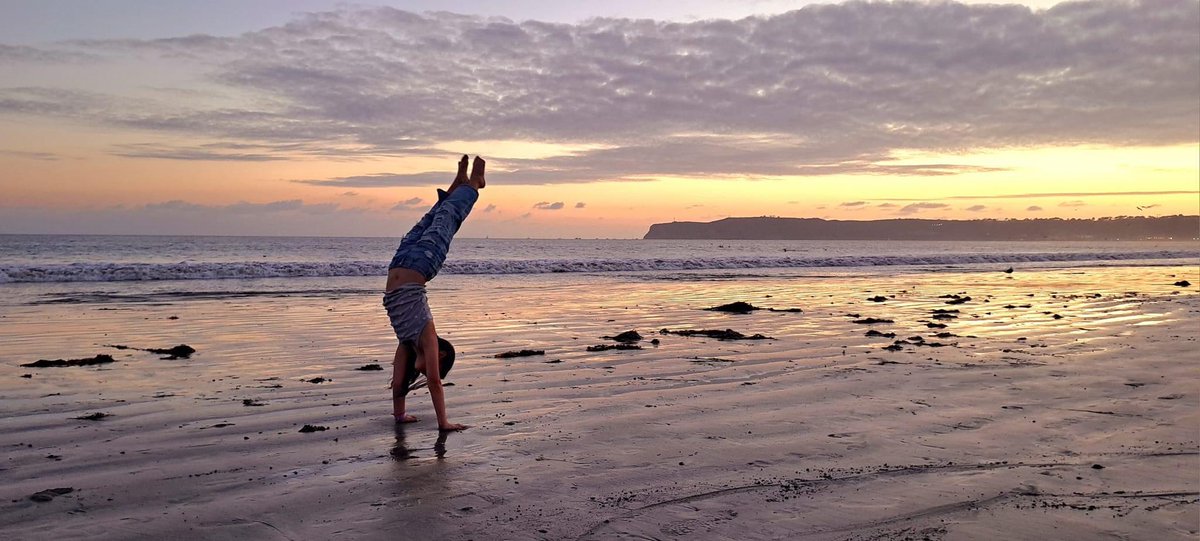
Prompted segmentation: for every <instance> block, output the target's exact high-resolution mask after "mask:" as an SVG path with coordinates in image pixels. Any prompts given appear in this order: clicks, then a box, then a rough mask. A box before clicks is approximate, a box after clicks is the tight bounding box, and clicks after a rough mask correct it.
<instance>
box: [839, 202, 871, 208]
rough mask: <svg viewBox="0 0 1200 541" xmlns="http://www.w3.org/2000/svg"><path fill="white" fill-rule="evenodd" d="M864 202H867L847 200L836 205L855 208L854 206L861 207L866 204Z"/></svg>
mask: <svg viewBox="0 0 1200 541" xmlns="http://www.w3.org/2000/svg"><path fill="white" fill-rule="evenodd" d="M866 204H867V202H866V201H848V202H846V203H842V204H840V205H838V206H839V207H848V208H855V207H862V206H863V205H866Z"/></svg>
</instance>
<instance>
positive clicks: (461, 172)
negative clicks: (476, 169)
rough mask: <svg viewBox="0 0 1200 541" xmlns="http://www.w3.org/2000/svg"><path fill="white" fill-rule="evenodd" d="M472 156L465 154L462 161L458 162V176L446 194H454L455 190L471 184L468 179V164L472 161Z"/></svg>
mask: <svg viewBox="0 0 1200 541" xmlns="http://www.w3.org/2000/svg"><path fill="white" fill-rule="evenodd" d="M470 159H471V158H470V156H467V155H466V154H463V157H462V159H461V160H458V174H457V175H455V177H454V182H451V183H450V187H449V188H447V189H446V193H450V192H453V191H454V189H455V188H457V187H459V186H462V185H463V184H467V183H469V179H468V178H467V162H468V161H470Z"/></svg>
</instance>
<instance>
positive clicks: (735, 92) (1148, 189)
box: [0, 1, 1200, 237]
mask: <svg viewBox="0 0 1200 541" xmlns="http://www.w3.org/2000/svg"><path fill="white" fill-rule="evenodd" d="M318 4H319V3H318ZM118 5H120V3H118ZM764 5H765V6H767V7H765V8H764V9H766V10H767V11H766V12H762V13H746V12H742V11H736V10H731V9H730V8H728V6H726V7H724V8H723V7H721V6H720V5H717V4H714V5H713V6H709V5H708V4H705V3H696V4H695V5H694V6H693V8H694V9H696V10H698V11H699V12H701V13H704V14H705V15H704V17H703V18H695V19H690V20H686V18H684V19H679V18H675V19H673V18H672V17H671V16H670V15H662V16H660V15H659V14H657V13H652V14H649V15H653V16H652V17H650V18H647V19H633V18H586V17H584V16H582V15H581V16H579V17H575V18H572V17H569V16H559V15H554V16H555V17H558V20H553V21H546V20H539V19H538V17H537V16H536V15H535V14H533V13H526V12H522V11H519V10H518V11H516V12H513V13H511V14H508V15H507V16H505V17H500V16H496V15H494V14H487V15H471V14H467V15H453V14H449V13H444V12H441V13H421V12H419V11H410V10H408V9H405V8H406V7H411V8H416V7H419V6H415V5H414V6H406V5H368V6H360V7H353V8H350V7H334V6H330V7H328V8H324V6H318V7H321V8H323V9H313V10H311V11H295V12H290V13H289V14H288V15H287V16H286V17H284V19H283V20H278V21H276V20H272V21H270V22H263V23H261V24H259V25H258V26H257V27H255V28H253V29H245V28H242V27H240V26H239V27H237V29H236V30H235V29H234V27H235V26H236V25H226V26H223V25H222V24H221V23H219V22H212V23H211V24H212V27H211V28H210V29H209V30H210V32H191V33H180V34H178V35H165V36H162V35H158V36H138V35H131V36H128V37H119V36H105V37H101V38H96V39H88V38H92V36H91V35H89V34H88V33H86V32H84V31H78V32H77V34H76V35H70V32H72V30H71V29H69V28H58V29H54V30H56V31H57V32H58V34H54V33H51V32H50V31H49V30H48V31H47V34H46V35H45V36H44V37H41V38H40V39H39V36H38V35H32V34H31V35H23V36H22V37H21V42H19V43H3V41H0V63H3V65H4V70H3V72H2V73H0V118H3V124H2V125H0V170H3V171H4V173H3V175H2V176H0V189H2V190H3V191H4V194H5V197H4V200H3V203H2V204H3V207H4V209H3V210H4V212H3V217H0V233H85V232H92V233H142V232H148V231H150V232H157V233H170V234H234V235H242V234H245V235H257V234H269V235H347V236H350V235H361V236H395V235H398V234H400V233H401V232H402V231H401V230H402V229H403V228H404V227H406V226H407V225H408V224H409V223H410V222H411V221H413V220H414V219H415V218H416V217H417V216H418V215H419V214H420V212H422V210H423V206H422V205H423V204H427V203H428V202H429V201H431V200H432V197H433V189H434V188H435V187H440V186H444V185H445V184H447V183H448V182H449V180H450V179H451V177H452V176H453V171H452V167H453V164H454V162H455V160H456V159H457V156H458V155H460V154H462V153H469V154H472V155H475V154H478V155H483V156H485V157H487V158H489V163H490V169H491V173H492V186H493V189H492V191H491V192H490V195H489V198H488V204H487V205H486V206H485V207H484V208H481V209H479V210H480V212H478V213H476V214H477V215H476V218H475V219H473V220H472V221H471V222H470V223H468V224H467V225H466V227H465V228H464V230H463V231H464V232H463V234H464V235H467V236H474V237H484V236H492V237H640V236H641V235H642V234H644V233H645V231H646V229H647V227H648V226H649V225H650V224H652V223H656V222H667V221H675V220H678V221H710V220H716V219H720V218H725V217H729V216H762V215H775V216H793V217H821V218H828V219H850V220H855V219H862V220H866V219H881V218H894V217H923V218H939V219H972V218H991V219H1011V218H1038V217H1064V218H1092V217H1104V216H1160V215H1174V214H1194V213H1196V212H1197V210H1198V207H1200V187H1198V183H1200V181H1198V179H1200V162H1198V160H1197V156H1198V150H1200V137H1198V133H1200V127H1198V122H1200V121H1198V118H1200V103H1198V95H1200V89H1198V85H1200V82H1198V81H1200V77H1198V74H1197V57H1196V51H1197V50H1200V36H1198V34H1197V33H1196V32H1195V28H1194V27H1192V26H1191V25H1190V24H1189V21H1194V20H1195V19H1196V14H1195V11H1196V9H1195V8H1196V6H1195V4H1194V3H1193V2H1187V1H1181V2H1166V3H1162V2H1158V3H1154V4H1153V6H1151V5H1150V4H1144V5H1143V4H1137V3H1134V4H1125V3H1106V2H1099V3H1085V4H1078V5H1076V4H1063V5H1058V6H1055V5H1053V4H1048V5H1042V4H1034V5H1019V4H1011V5H976V4H953V3H937V4H924V3H897V4H844V5H838V4H832V5H806V4H805V3H802V2H796V3H787V2H774V3H767V4H764ZM709 7H711V9H709ZM702 8H703V9H702ZM722 9H726V10H728V12H727V13H723V12H722V11H721V10H722ZM704 10H708V11H704ZM1173 12H1177V13H1176V15H1172V14H1171V13H1173ZM1097 13H1103V14H1105V16H1108V17H1111V18H1113V20H1115V21H1117V22H1116V23H1115V24H1113V25H1110V26H1106V27H1101V26H1097V25H1093V24H1092V23H1091V22H1089V21H1091V20H1092V19H1090V17H1092V16H1094V15H1096V14H1097ZM599 15H602V16H609V15H611V14H605V13H600V14H599ZM31 16H32V15H31ZM628 16H629V17H638V16H641V15H640V14H639V13H636V12H630V13H629V14H628ZM655 17H657V20H655ZM899 21H907V22H908V23H906V24H910V25H909V26H904V25H903V24H900V23H899ZM956 22H957V23H960V24H961V25H967V26H971V27H976V28H978V29H980V31H979V32H958V31H956V30H955V28H956V27H955V24H956ZM885 23H886V24H885ZM240 24H241V26H245V25H247V24H250V23H248V22H245V21H242V22H241V23H240ZM881 25H882V26H881ZM876 28H888V29H890V30H887V31H884V32H876V31H875V30H872V29H876ZM180 32H183V31H182V30H180ZM989 32H991V33H989ZM1132 35H1139V36H1142V38H1141V39H1139V40H1137V41H1131V40H1130V37H1129V36H1132ZM789 36H795V37H798V39H790V38H789ZM799 38H802V39H799ZM968 50H969V51H972V52H971V53H969V54H968V53H967V52H965V51H968ZM830 51H834V52H835V53H836V54H831V53H830ZM1114 66H1115V67H1114ZM1121 66H1128V69H1124V68H1121Z"/></svg>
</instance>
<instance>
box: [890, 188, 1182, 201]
mask: <svg viewBox="0 0 1200 541" xmlns="http://www.w3.org/2000/svg"><path fill="white" fill-rule="evenodd" d="M1197 193H1200V192H1198V191H1196V190H1191V191H1188V190H1170V191H1156V192H1044V193H1016V194H1001V195H952V196H949V197H939V198H937V199H936V200H937V201H946V200H951V199H1029V198H1034V197H1113V196H1128V195H1192V194H1197ZM928 200H929V199H928V198H924V199H903V198H888V201H928Z"/></svg>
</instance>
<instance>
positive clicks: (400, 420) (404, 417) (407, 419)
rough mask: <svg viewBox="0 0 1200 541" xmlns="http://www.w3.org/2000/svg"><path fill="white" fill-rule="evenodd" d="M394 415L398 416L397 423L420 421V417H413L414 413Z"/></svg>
mask: <svg viewBox="0 0 1200 541" xmlns="http://www.w3.org/2000/svg"><path fill="white" fill-rule="evenodd" d="M394 417H395V418H396V423H397V424H401V423H415V422H417V421H420V419H418V418H416V417H413V416H412V415H400V416H394Z"/></svg>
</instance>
